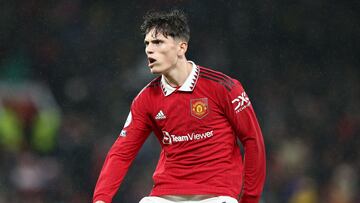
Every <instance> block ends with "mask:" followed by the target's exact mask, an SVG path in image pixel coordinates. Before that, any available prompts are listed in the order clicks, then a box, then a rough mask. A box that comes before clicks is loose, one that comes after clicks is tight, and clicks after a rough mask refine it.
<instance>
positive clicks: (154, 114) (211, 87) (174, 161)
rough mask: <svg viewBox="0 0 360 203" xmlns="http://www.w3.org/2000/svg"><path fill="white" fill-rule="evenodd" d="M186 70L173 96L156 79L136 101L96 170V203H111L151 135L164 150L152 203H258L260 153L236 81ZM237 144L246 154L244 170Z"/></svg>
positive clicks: (262, 177)
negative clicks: (179, 201)
mask: <svg viewBox="0 0 360 203" xmlns="http://www.w3.org/2000/svg"><path fill="white" fill-rule="evenodd" d="M191 63H192V64H193V69H192V72H191V73H190V75H189V76H188V78H187V79H186V81H185V83H184V84H183V85H182V86H180V87H177V88H174V87H172V86H170V85H169V84H168V83H167V82H166V80H165V78H164V77H163V76H159V77H158V78H156V79H154V80H153V81H152V82H150V83H149V84H148V85H147V86H146V87H145V88H144V89H143V90H142V91H141V92H140V93H139V94H138V95H137V96H136V98H135V99H134V100H133V102H132V105H131V109H130V113H129V116H128V118H127V121H126V123H125V125H124V128H123V130H122V131H121V133H120V135H119V137H118V138H117V140H116V141H115V143H114V144H113V146H112V147H111V149H110V151H109V152H108V155H107V157H106V160H105V163H104V165H103V168H102V170H101V173H100V176H99V178H98V181H97V184H96V187H95V192H94V197H93V200H94V202H95V201H96V200H103V201H105V202H106V203H108V202H111V201H112V198H113V196H114V195H115V193H116V191H117V190H118V188H119V186H120V184H121V182H122V181H123V178H124V176H125V174H126V172H127V170H128V168H129V166H130V164H131V163H132V161H133V160H134V158H135V156H136V154H137V153H138V151H139V149H140V147H141V146H142V144H143V143H144V142H145V140H146V138H147V137H148V136H149V134H150V133H151V132H152V131H153V132H154V134H155V135H156V137H157V139H158V140H159V142H160V144H161V147H162V150H161V153H160V157H159V161H158V164H157V167H156V170H155V172H154V174H153V180H154V185H153V188H152V191H151V193H150V196H161V195H193V194H194V195H195V194H198V195H199V194H211V195H218V196H230V197H233V198H236V199H239V200H240V201H239V202H240V203H255V202H258V201H259V199H260V195H261V192H262V188H263V184H264V180H265V151H264V142H263V137H262V133H261V130H260V127H259V125H258V121H257V118H256V115H255V113H254V110H253V107H252V105H251V102H250V100H249V98H248V96H247V94H246V93H245V91H244V89H243V87H242V85H241V84H240V82H239V81H237V80H235V79H232V78H230V77H229V76H227V75H225V74H223V73H220V72H217V71H214V70H211V69H207V68H204V67H200V66H197V65H195V64H194V63H193V62H191ZM237 139H239V140H240V141H241V143H242V145H243V146H244V152H245V158H244V163H243V159H242V156H241V153H240V147H239V145H238V143H237Z"/></svg>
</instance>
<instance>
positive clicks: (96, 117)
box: [0, 0, 360, 203]
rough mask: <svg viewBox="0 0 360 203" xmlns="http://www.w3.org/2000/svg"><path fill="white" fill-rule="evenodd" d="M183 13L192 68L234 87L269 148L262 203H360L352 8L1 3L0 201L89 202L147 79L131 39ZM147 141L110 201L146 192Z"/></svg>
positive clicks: (128, 202) (162, 0) (92, 0)
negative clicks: (155, 21)
mask: <svg viewBox="0 0 360 203" xmlns="http://www.w3.org/2000/svg"><path fill="white" fill-rule="evenodd" d="M173 7H176V8H180V9H183V10H184V11H185V12H186V13H188V16H189V22H190V26H191V39H190V49H189V52H188V54H187V55H188V59H190V60H193V61H194V62H195V63H197V64H199V65H202V66H205V67H210V68H213V69H215V70H219V71H222V72H224V73H226V74H228V75H230V76H232V77H234V78H236V79H238V80H240V81H241V82H242V84H243V85H244V87H245V89H246V90H247V93H248V95H249V96H250V99H251V100H252V103H253V105H254V108H255V111H256V113H257V116H258V119H259V122H260V125H261V127H262V131H263V135H264V139H265V144H266V150H267V180H266V185H265V188H264V193H263V196H262V202H263V203H285V202H289V203H322V202H324V203H325V202H326V203H358V202H360V189H359V188H360V185H359V174H360V173H359V171H360V170H359V169H360V155H359V152H360V150H359V148H358V147H360V139H359V136H360V107H359V104H360V68H359V65H360V63H359V62H360V61H359V60H360V58H359V55H360V51H359V44H360V43H359V41H360V27H359V24H360V22H359V21H360V9H359V8H360V7H359V3H358V2H357V1H327V0H318V1H311V0H301V1H297V2H292V1H281V0H276V1H259V0H255V1H247V2H243V1H225V0H217V1H190V0H174V1H170V0H155V1H145V0H140V1H128V2H126V1H98V0H87V1H84V0H72V1H67V0H58V1H45V0H14V1H5V0H3V1H0V174H1V175H0V203H2V202H15V203H17V202H21V203H22V202H28V203H43V202H54V203H56V202H59V203H60V202H70V203H80V202H90V201H91V196H92V191H93V189H94V186H95V183H96V179H97V176H98V173H99V171H100V169H101V166H102V163H103V161H104V158H105V155H106V152H107V151H108V149H109V148H110V146H111V144H112V143H113V142H114V141H115V139H116V138H117V136H118V133H119V132H120V131H121V128H122V126H123V123H124V121H125V119H126V116H127V114H128V111H129V107H130V103H131V101H132V99H133V98H134V97H135V96H136V94H137V93H138V92H139V91H140V90H141V89H142V87H143V86H144V85H146V84H147V83H148V82H149V81H150V80H151V79H152V78H153V77H154V76H152V75H150V73H149V71H148V68H147V65H146V63H147V62H146V59H145V54H144V46H143V36H142V35H141V33H140V31H139V26H140V24H141V23H142V16H143V15H144V14H145V13H146V12H147V11H148V10H151V9H155V10H156V9H169V8H173ZM159 147H160V146H159V144H158V143H157V140H156V139H155V138H154V136H150V137H149V139H148V140H147V142H146V143H145V144H144V146H143V147H142V149H141V151H140V153H139V155H138V157H137V159H136V160H135V161H134V163H133V165H132V167H131V168H130V170H129V173H128V175H127V176H126V178H125V181H124V182H123V184H122V186H121V188H120V190H119V192H118V194H117V196H116V197H115V199H114V202H122V203H135V202H138V201H139V200H140V199H141V197H143V196H145V195H147V194H148V192H149V191H150V189H151V187H152V182H151V181H152V180H151V175H152V173H153V171H154V169H155V165H156V162H157V158H158V156H159V151H160V149H159Z"/></svg>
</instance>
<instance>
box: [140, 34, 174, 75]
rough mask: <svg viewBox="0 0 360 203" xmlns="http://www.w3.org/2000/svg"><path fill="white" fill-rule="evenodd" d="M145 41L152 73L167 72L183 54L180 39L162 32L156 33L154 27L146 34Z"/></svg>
mask: <svg viewBox="0 0 360 203" xmlns="http://www.w3.org/2000/svg"><path fill="white" fill-rule="evenodd" d="M144 43H145V53H146V55H147V59H148V66H149V68H150V71H151V73H153V74H166V73H167V72H168V71H170V70H171V69H172V68H175V67H176V64H177V62H178V59H179V57H180V56H181V50H180V49H181V48H180V42H179V40H176V39H174V38H173V37H171V36H167V37H165V36H164V35H163V34H162V33H160V32H158V33H157V34H156V35H155V29H152V30H150V32H148V33H147V34H146V35H145V40H144Z"/></svg>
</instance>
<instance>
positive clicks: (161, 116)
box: [155, 110, 166, 120]
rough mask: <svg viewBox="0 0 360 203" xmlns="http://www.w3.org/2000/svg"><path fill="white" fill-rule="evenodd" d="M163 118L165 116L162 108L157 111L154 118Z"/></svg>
mask: <svg viewBox="0 0 360 203" xmlns="http://www.w3.org/2000/svg"><path fill="white" fill-rule="evenodd" d="M165 118H166V116H165V114H164V112H163V111H162V110H160V111H159V113H158V114H157V115H156V116H155V119H156V120H161V119H165Z"/></svg>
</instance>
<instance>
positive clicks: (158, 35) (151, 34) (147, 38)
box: [145, 28, 172, 41]
mask: <svg viewBox="0 0 360 203" xmlns="http://www.w3.org/2000/svg"><path fill="white" fill-rule="evenodd" d="M170 38H172V37H171V36H166V37H165V36H164V34H163V33H162V32H156V30H155V29H154V28H153V29H151V30H150V31H149V32H148V33H146V35H145V41H150V40H155V39H158V40H159V39H161V40H169V39H170Z"/></svg>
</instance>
